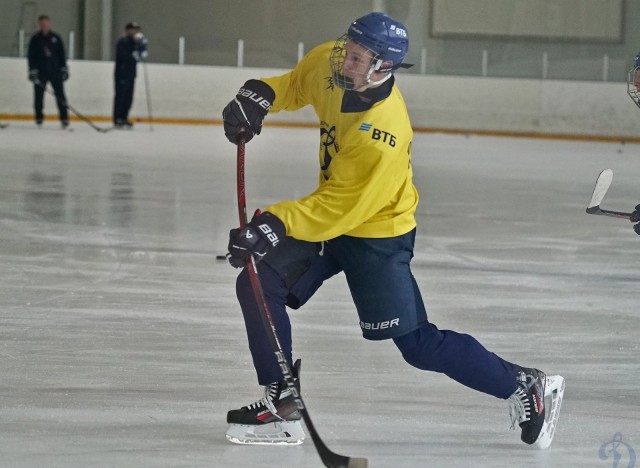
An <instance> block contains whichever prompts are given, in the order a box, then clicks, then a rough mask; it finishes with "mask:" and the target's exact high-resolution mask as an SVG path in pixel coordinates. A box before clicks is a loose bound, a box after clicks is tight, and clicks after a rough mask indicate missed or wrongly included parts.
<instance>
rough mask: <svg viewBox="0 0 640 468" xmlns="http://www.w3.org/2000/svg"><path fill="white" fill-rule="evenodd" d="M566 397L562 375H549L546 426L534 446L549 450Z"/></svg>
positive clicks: (543, 426)
mask: <svg viewBox="0 0 640 468" xmlns="http://www.w3.org/2000/svg"><path fill="white" fill-rule="evenodd" d="M563 395H564V377H562V376H560V375H548V376H547V384H546V386H545V390H544V408H545V410H544V424H543V425H542V430H541V431H540V435H539V436H538V440H536V442H535V444H534V446H535V447H537V448H539V449H546V448H549V446H550V445H551V442H552V441H553V436H554V435H555V431H556V426H557V425H558V418H559V417H560V406H562V397H563Z"/></svg>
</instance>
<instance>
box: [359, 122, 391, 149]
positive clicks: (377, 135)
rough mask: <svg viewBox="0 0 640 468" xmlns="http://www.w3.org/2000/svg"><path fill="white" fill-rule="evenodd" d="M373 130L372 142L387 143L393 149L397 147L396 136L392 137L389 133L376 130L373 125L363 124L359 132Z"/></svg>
mask: <svg viewBox="0 0 640 468" xmlns="http://www.w3.org/2000/svg"><path fill="white" fill-rule="evenodd" d="M372 128H373V132H371V139H372V140H382V141H383V142H385V143H387V144H388V145H389V146H391V147H392V148H393V147H394V146H396V137H395V135H392V134H391V133H389V132H385V131H384V130H380V129H378V128H374V127H373V125H371V124H368V123H364V122H363V123H362V125H360V128H359V129H358V130H360V131H362V132H368V131H369V130H371V129H372Z"/></svg>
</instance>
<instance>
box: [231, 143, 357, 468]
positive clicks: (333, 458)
mask: <svg viewBox="0 0 640 468" xmlns="http://www.w3.org/2000/svg"><path fill="white" fill-rule="evenodd" d="M237 144H238V150H237V185H236V188H237V195H238V218H239V221H240V227H241V228H243V227H245V226H246V225H247V200H246V191H245V177H244V168H245V140H244V132H242V131H240V132H239V133H238V138H237ZM247 271H248V273H249V279H250V281H251V288H252V289H253V294H254V296H255V299H256V303H257V305H258V309H259V311H260V317H261V318H262V323H263V325H264V328H265V331H266V332H267V336H268V337H269V342H270V343H271V347H272V348H273V352H274V353H275V355H276V360H277V361H278V364H279V365H280V369H281V370H282V374H283V376H284V380H285V382H286V383H287V387H288V388H289V390H290V391H291V394H292V395H293V396H294V401H295V402H296V406H297V407H298V411H300V413H301V414H302V419H303V420H304V422H305V424H306V426H307V429H308V431H309V434H310V435H311V439H312V440H313V443H314V445H315V447H316V450H317V452H318V455H319V456H320V458H321V459H322V462H323V463H324V465H325V466H327V467H345V468H346V467H349V466H357V467H366V466H367V461H366V459H364V458H349V457H345V456H343V455H338V454H337V453H334V452H332V451H331V450H330V449H329V448H328V447H327V446H326V445H325V443H324V442H323V441H322V439H321V438H320V436H319V435H318V432H317V431H316V428H315V426H314V424H313V422H312V421H311V416H309V412H308V411H307V408H306V406H305V404H304V401H303V400H302V395H300V392H299V391H298V388H297V387H296V385H295V381H294V376H293V372H292V370H291V367H290V366H289V363H288V362H287V359H286V357H285V353H284V351H283V350H282V345H281V344H280V340H278V334H277V331H276V327H275V325H274V323H273V318H272V316H271V312H270V310H269V306H268V305H267V301H266V299H265V297H264V292H263V290H262V284H261V283H260V277H259V275H258V269H257V267H256V262H255V259H254V257H253V255H250V256H249V257H248V258H247Z"/></svg>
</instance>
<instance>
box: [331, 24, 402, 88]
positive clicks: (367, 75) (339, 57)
mask: <svg viewBox="0 0 640 468" xmlns="http://www.w3.org/2000/svg"><path fill="white" fill-rule="evenodd" d="M349 41H353V42H354V43H355V44H358V45H359V46H361V47H364V48H365V49H366V50H367V54H368V55H369V56H370V63H369V67H368V69H367V70H366V71H365V72H361V73H359V74H358V76H357V77H355V78H361V80H357V81H358V82H356V81H354V79H353V78H349V77H347V76H346V75H345V74H344V62H345V60H346V58H347V49H346V45H347V43H348V42H349ZM329 63H330V66H331V75H332V78H333V82H334V83H335V85H336V86H338V87H340V88H343V89H346V90H352V91H358V92H361V91H364V90H366V89H368V88H371V87H373V86H378V85H380V84H382V83H384V82H385V81H387V80H388V79H389V78H391V76H392V74H393V71H394V70H396V69H397V68H398V67H394V66H393V64H392V63H391V62H390V61H387V60H384V57H382V56H380V55H379V54H377V53H376V52H375V51H373V50H372V49H370V48H369V47H367V46H365V45H363V44H361V43H359V42H358V41H356V40H354V39H353V38H351V37H349V35H348V34H343V35H342V36H340V37H339V38H338V39H337V40H336V42H335V44H334V45H333V49H332V50H331V55H330V56H329ZM383 64H386V66H385V67H384V68H383ZM375 72H379V73H384V74H385V75H384V77H383V78H382V79H380V80H377V81H372V80H371V77H372V76H373V74H374V73H375Z"/></svg>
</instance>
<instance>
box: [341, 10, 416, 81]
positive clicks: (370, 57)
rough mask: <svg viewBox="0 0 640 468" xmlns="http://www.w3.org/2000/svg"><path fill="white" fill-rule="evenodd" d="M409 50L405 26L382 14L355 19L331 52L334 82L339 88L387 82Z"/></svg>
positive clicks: (402, 64)
mask: <svg viewBox="0 0 640 468" xmlns="http://www.w3.org/2000/svg"><path fill="white" fill-rule="evenodd" d="M408 50H409V34H408V33H407V28H405V26H404V25H403V24H402V23H400V22H399V21H396V20H394V19H393V18H391V17H390V16H388V15H386V14H384V13H377V12H376V13H369V14H368V15H365V16H363V17H362V18H358V19H357V20H355V21H354V22H353V23H351V26H349V29H348V31H347V33H346V34H344V35H342V36H341V37H339V38H338V40H337V41H336V43H335V44H334V46H333V50H332V51H331V57H330V59H329V60H330V63H331V73H332V77H333V82H334V83H335V84H336V85H337V86H339V87H340V88H344V89H348V90H354V91H364V90H366V89H368V88H372V87H375V86H378V85H380V84H382V83H384V82H385V81H387V80H388V79H389V78H391V76H392V75H393V72H394V71H395V70H397V69H398V68H400V67H402V68H408V67H410V66H411V65H407V64H404V63H402V61H403V60H404V58H405V56H406V55H407V52H408Z"/></svg>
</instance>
